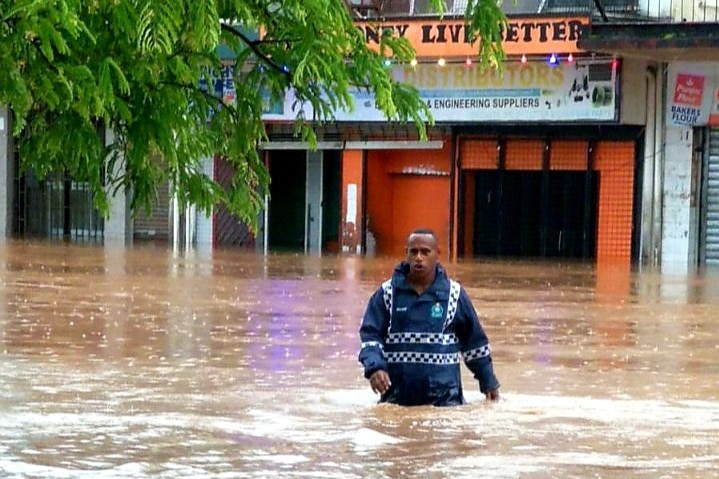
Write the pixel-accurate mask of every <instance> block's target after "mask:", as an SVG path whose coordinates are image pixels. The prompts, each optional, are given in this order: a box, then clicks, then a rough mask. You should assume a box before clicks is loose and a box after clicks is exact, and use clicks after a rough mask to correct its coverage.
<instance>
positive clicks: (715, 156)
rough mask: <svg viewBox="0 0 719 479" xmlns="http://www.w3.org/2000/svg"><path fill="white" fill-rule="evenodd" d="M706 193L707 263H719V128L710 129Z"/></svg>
mask: <svg viewBox="0 0 719 479" xmlns="http://www.w3.org/2000/svg"><path fill="white" fill-rule="evenodd" d="M706 195H707V196H706V216H705V217H706V225H705V228H706V237H705V253H706V263H707V264H719V128H712V129H710V130H709V158H708V161H707V174H706Z"/></svg>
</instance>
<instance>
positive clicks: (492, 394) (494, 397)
mask: <svg viewBox="0 0 719 479" xmlns="http://www.w3.org/2000/svg"><path fill="white" fill-rule="evenodd" d="M484 397H486V398H487V401H499V389H495V390H493V391H487V392H486V393H484Z"/></svg>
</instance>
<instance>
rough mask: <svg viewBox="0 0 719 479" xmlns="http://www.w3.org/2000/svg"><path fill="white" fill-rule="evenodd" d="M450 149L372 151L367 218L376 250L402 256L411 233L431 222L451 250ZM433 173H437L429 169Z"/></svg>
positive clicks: (447, 144) (443, 248) (442, 246)
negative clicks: (373, 236) (375, 243)
mask: <svg viewBox="0 0 719 479" xmlns="http://www.w3.org/2000/svg"><path fill="white" fill-rule="evenodd" d="M450 167H451V149H450V142H449V140H448V139H447V140H445V143H444V147H443V148H442V149H441V150H374V151H368V153H367V192H366V193H367V219H368V221H369V229H370V230H371V231H372V233H373V234H374V235H375V239H376V242H377V246H376V247H377V254H378V255H383V256H392V257H399V258H402V257H403V256H404V248H405V243H406V239H407V235H408V234H409V233H410V232H411V231H412V230H414V229H416V228H431V229H433V230H434V231H435V233H436V234H437V236H438V239H439V244H440V250H441V251H442V256H443V257H445V258H446V257H447V253H448V252H449V238H450V231H449V218H450V210H451V208H450V204H451V200H450V176H449V173H450ZM427 173H433V174H427Z"/></svg>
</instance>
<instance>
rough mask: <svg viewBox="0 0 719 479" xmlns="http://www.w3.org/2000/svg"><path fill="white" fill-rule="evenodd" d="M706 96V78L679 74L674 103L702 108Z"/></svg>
mask: <svg viewBox="0 0 719 479" xmlns="http://www.w3.org/2000/svg"><path fill="white" fill-rule="evenodd" d="M703 95H704V76H700V75H689V74H687V73H679V74H677V81H676V86H675V87H674V103H676V104H679V105H687V106H693V107H696V108H701V106H702V96H703Z"/></svg>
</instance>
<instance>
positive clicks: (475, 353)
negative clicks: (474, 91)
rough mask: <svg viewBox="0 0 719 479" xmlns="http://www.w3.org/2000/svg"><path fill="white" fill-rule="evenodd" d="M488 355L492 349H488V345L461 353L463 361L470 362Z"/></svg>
mask: <svg viewBox="0 0 719 479" xmlns="http://www.w3.org/2000/svg"><path fill="white" fill-rule="evenodd" d="M490 354H492V348H490V347H489V344H485V345H484V346H482V347H481V348H477V349H470V350H469V351H465V352H463V353H462V356H463V357H464V360H465V361H472V360H473V359H479V358H486V357H487V356H489V355H490Z"/></svg>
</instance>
